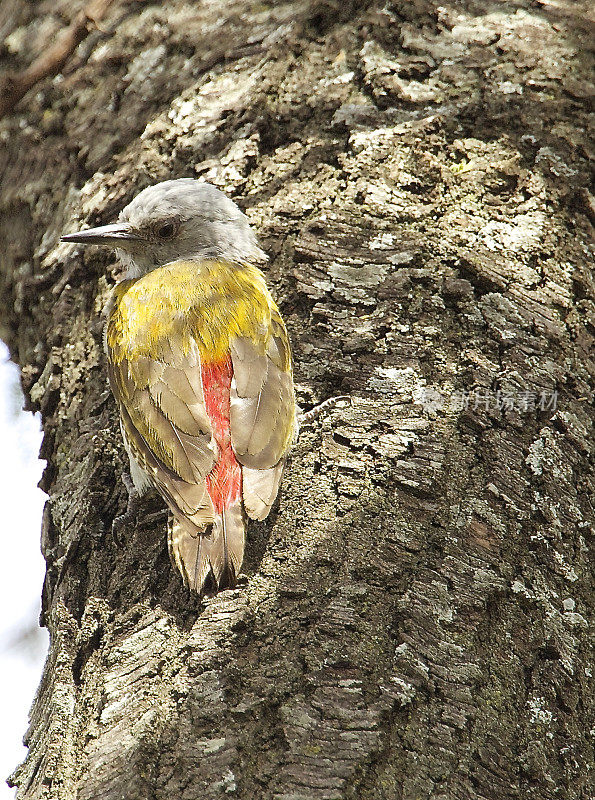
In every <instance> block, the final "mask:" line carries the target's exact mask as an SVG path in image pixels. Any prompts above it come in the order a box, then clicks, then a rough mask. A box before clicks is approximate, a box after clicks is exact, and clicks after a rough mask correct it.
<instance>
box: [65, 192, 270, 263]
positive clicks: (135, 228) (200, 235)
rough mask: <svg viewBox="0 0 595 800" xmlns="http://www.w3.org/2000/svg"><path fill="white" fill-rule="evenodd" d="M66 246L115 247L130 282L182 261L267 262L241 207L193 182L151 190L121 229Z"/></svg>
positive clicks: (77, 236)
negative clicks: (97, 245) (80, 244)
mask: <svg viewBox="0 0 595 800" xmlns="http://www.w3.org/2000/svg"><path fill="white" fill-rule="evenodd" d="M62 241H65V242H79V243H82V244H102V245H111V246H112V247H115V248H116V252H117V254H118V257H119V258H120V260H121V261H122V263H123V264H124V266H125V267H126V271H127V272H126V275H127V277H130V278H134V277H139V276H141V275H144V274H145V273H147V272H150V271H151V270H153V269H155V268H156V267H160V266H163V265H164V264H168V263H170V262H172V261H178V260H180V259H186V260H189V259H196V260H204V259H223V260H226V261H230V262H232V263H240V264H241V263H246V262H249V263H258V262H261V263H262V262H264V261H266V255H265V254H264V253H263V251H262V250H261V249H260V248H259V247H258V243H257V241H256V237H255V235H254V232H253V231H252V229H251V228H250V225H249V224H248V220H247V218H246V216H245V215H244V214H243V213H242V212H241V211H240V209H239V208H238V207H237V206H236V204H235V203H234V202H233V201H232V200H230V199H229V198H228V197H226V195H224V194H223V192H221V191H219V189H217V188H216V187H215V186H211V184H210V183H203V182H202V181H197V180H194V179H193V178H179V179H178V180H174V181H164V182H163V183H156V184H155V185H154V186H149V187H148V188H147V189H144V190H143V191H142V192H141V193H140V194H138V195H137V196H136V197H135V198H134V200H133V201H132V202H131V203H129V204H128V205H127V206H126V208H124V209H123V211H122V212H121V214H120V216H119V217H118V221H117V222H116V223H114V224H112V225H104V226H102V227H101V228H91V229H90V230H86V231H80V232H79V233H71V234H68V235H66V236H63V237H62Z"/></svg>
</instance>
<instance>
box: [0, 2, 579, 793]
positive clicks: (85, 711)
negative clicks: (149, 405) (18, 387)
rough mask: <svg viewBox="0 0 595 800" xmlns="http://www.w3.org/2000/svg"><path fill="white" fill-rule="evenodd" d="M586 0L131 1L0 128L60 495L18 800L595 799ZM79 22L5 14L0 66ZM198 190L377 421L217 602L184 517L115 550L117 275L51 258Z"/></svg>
mask: <svg viewBox="0 0 595 800" xmlns="http://www.w3.org/2000/svg"><path fill="white" fill-rule="evenodd" d="M589 5H590V4H589V3H588V2H586V1H585V2H578V1H576V0H575V1H574V2H570V0H567V1H566V2H565V1H564V0H555V1H554V0H536V1H535V2H531V1H530V0H516V1H511V2H495V1H494V2H489V0H466V1H464V2H463V1H461V2H454V1H450V2H449V0H440V1H439V2H438V0H412V1H410V0H394V1H393V2H390V1H389V2H384V1H382V2H352V1H350V0H344V1H343V2H339V0H336V1H335V0H327V1H326V2H324V1H323V2H308V1H304V2H298V1H297V0H296V1H295V2H285V3H256V4H255V3H250V2H247V0H234V2H216V1H214V2H206V0H205V2H198V3H192V2H184V0H170V1H169V2H168V3H165V4H159V3H155V4H151V3H142V4H140V3H137V2H132V0H120V1H119V2H114V3H113V4H112V5H111V6H110V8H109V11H108V14H107V16H106V18H105V19H104V20H103V21H102V23H101V24H100V25H99V26H98V28H97V30H95V31H94V32H92V33H90V35H89V36H88V37H87V38H86V39H85V40H84V41H83V42H82V44H81V45H80V46H79V48H78V49H77V51H76V52H75V54H74V55H73V57H72V59H71V60H70V61H69V62H68V63H67V64H66V66H65V67H64V70H63V72H62V74H61V75H60V76H58V78H54V79H50V78H48V79H47V80H46V81H44V82H42V83H40V84H39V85H38V86H37V87H35V88H34V89H33V90H32V91H31V92H30V93H29V94H28V95H27V97H25V99H24V100H23V101H21V103H20V105H19V106H18V107H17V108H16V109H15V110H14V111H13V113H12V114H11V115H10V116H8V117H6V118H5V119H4V120H2V122H1V123H0V137H1V139H2V142H3V150H2V155H1V158H2V179H1V184H0V229H1V231H2V247H1V248H0V289H1V291H2V300H3V315H2V326H1V333H2V336H3V337H5V338H6V340H7V342H8V343H9V345H10V347H11V350H12V353H13V355H14V357H15V358H16V359H17V360H18V362H19V363H20V365H21V366H22V369H23V381H24V385H25V389H26V392H27V396H28V398H29V400H30V404H31V407H32V408H40V409H41V411H42V414H43V419H44V429H45V439H44V444H43V450H42V455H43V457H44V458H46V459H47V461H48V466H47V469H46V471H45V475H44V478H43V481H42V487H43V489H45V491H46V492H48V494H49V501H48V503H47V507H46V510H45V514H44V522H43V531H42V547H43V552H44V554H45V557H46V560H47V565H48V571H47V578H46V582H45V586H44V593H43V597H44V610H43V624H45V625H47V626H48V628H49V630H50V633H51V650H50V654H49V658H48V661H47V664H46V668H45V671H44V675H43V679H42V682H41V686H40V688H39V691H38V694H37V697H36V699H35V702H34V704H33V709H32V712H31V725H30V728H29V730H28V732H27V734H26V740H27V743H28V745H29V755H28V757H27V759H26V761H25V763H24V764H23V765H21V766H20V767H18V769H17V770H16V772H15V773H14V775H13V777H12V780H13V782H14V783H15V784H16V785H17V786H18V787H19V788H18V797H19V798H22V799H23V800H24V799H25V798H27V799H29V798H56V799H57V798H59V799H60V800H66V799H67V798H77V800H84V799H85V798H98V797H101V798H103V800H112V799H113V800H115V799H116V798H127V800H136V798H139V800H140V798H143V800H146V798H155V800H157V799H158V798H187V799H188V800H198V799H199V798H200V799H202V798H205V799H207V800H208V799H209V798H219V797H239V798H243V799H245V800H250V799H251V798H258V799H260V798H262V800H265V799H267V800H269V799H273V798H274V800H298V799H299V800H323V798H324V800H331V799H333V798H336V799H337V800H339V799H341V800H343V799H345V800H347V798H364V799H365V800H380V799H381V798H382V799H384V800H388V799H389V798H390V800H393V799H394V800H397V798H398V799H401V798H402V800H413V799H414V798H415V799H416V800H417V799H422V798H433V800H438V798H441V799H443V800H446V799H447V798H448V800H450V799H451V798H480V799H481V798H485V799H486V800H488V799H489V800H492V799H493V800H496V798H497V800H506V799H507V798H535V799H536V800H537V799H539V800H542V799H543V798H563V799H564V800H571V799H572V800H578V798H587V797H590V796H591V793H592V790H593V786H592V785H591V784H590V774H592V773H590V772H589V770H590V768H591V767H592V766H593V750H592V734H593V731H592V730H591V729H592V726H593V717H592V711H593V692H592V683H591V681H592V678H591V661H590V651H589V646H588V643H589V640H588V629H587V620H588V619H589V617H590V614H591V613H592V606H593V583H592V578H591V575H590V573H589V559H588V547H589V544H590V543H592V536H593V522H594V513H593V502H594V496H595V495H594V488H595V487H594V476H593V418H594V414H593V407H592V405H591V401H592V398H593V390H594V388H595V364H594V362H593V335H594V330H595V302H594V301H595V286H594V282H593V277H592V275H591V273H590V271H589V268H590V260H589V259H590V249H589V248H590V242H591V241H592V240H590V236H591V233H592V229H591V227H590V226H591V223H592V222H593V220H594V217H595V204H594V202H593V199H592V198H591V196H590V195H589V193H588V190H587V184H588V171H589V155H588V145H589V140H588V128H587V126H588V110H589V109H588V102H589V93H590V84H589V79H590V72H589V70H590V67H591V62H590V61H589V60H588V53H587V52H586V50H585V45H586V42H587V41H588V37H589V35H590V32H591V30H592V29H590V28H589V26H588V21H587V11H588V7H589ZM82 9H83V3H81V2H76V3H74V4H73V3H72V2H70V0H69V2H66V1H65V0H63V1H62V2H59V3H57V4H56V3H55V2H52V3H49V2H46V3H43V2H42V3H33V2H27V1H26V0H12V2H10V3H7V4H6V5H5V6H4V11H3V14H4V18H3V20H2V23H3V30H4V33H5V34H8V38H7V39H6V42H5V45H4V47H3V49H2V51H1V52H0V57H1V65H2V66H3V68H5V69H7V70H8V69H11V70H13V71H18V70H19V69H21V70H24V69H25V68H26V67H27V65H28V64H30V63H31V62H32V61H33V60H34V59H35V58H36V57H37V56H38V55H39V54H40V52H42V51H43V50H44V48H47V47H48V46H49V45H50V43H51V42H52V41H53V39H54V36H55V35H56V32H57V31H58V30H59V29H61V28H63V27H64V26H65V25H67V24H68V23H69V21H70V20H71V19H72V17H73V15H74V14H75V13H76V12H79V11H81V10H82ZM187 175H196V176H199V177H201V178H204V179H206V180H209V181H211V182H213V183H215V184H217V185H218V186H220V187H221V188H222V189H224V190H225V191H227V192H228V193H230V194H231V195H232V196H233V197H234V198H235V199H237V201H238V202H239V203H240V204H241V205H242V206H243V207H244V208H245V210H246V212H247V214H248V215H249V217H250V218H251V220H252V222H253V224H254V225H255V226H256V228H257V229H258V231H259V235H260V238H261V241H262V243H263V246H264V248H265V249H266V250H267V251H268V253H269V254H270V256H271V263H270V267H269V269H268V272H267V274H268V280H269V282H270V284H271V285H272V287H273V290H274V292H275V294H276V296H277V298H278V299H279V301H280V305H281V308H282V311H283V314H284V317H285V319H286V320H287V323H288V327H289V330H290V334H291V339H292V342H293V348H294V353H295V373H296V382H297V389H298V397H299V400H300V402H301V403H302V405H304V406H305V407H307V406H308V405H310V404H312V403H314V402H316V401H318V400H321V399H323V398H325V397H327V396H329V395H332V394H338V393H341V394H343V393H349V394H350V395H351V396H352V398H353V405H352V406H351V407H350V408H347V409H341V410H336V411H334V412H333V413H332V414H331V415H330V416H329V417H328V418H326V419H325V420H323V421H322V422H321V423H320V424H319V425H318V426H316V427H312V428H307V429H304V430H303V432H302V434H301V436H300V439H299V443H298V444H297V446H296V447H295V450H294V452H293V455H292V458H291V463H290V464H289V467H288V469H287V474H286V478H285V481H284V485H283V489H282V496H281V499H280V502H279V504H278V507H277V509H276V511H275V512H274V513H273V515H272V517H271V518H270V519H269V520H267V521H266V522H265V523H262V524H251V525H250V529H249V544H248V551H247V560H246V564H245V579H244V581H243V583H242V585H241V586H240V587H239V588H238V589H237V590H234V591H226V592H223V593H222V594H220V595H219V596H217V597H215V598H213V599H210V600H207V601H205V602H200V601H199V600H198V599H197V598H196V597H194V596H191V595H190V594H189V593H188V592H186V591H185V590H184V589H183V587H182V584H181V581H180V577H179V575H178V574H177V572H176V570H175V569H173V568H172V567H171V566H170V564H169V560H168V556H167V548H166V537H165V513H164V511H163V509H162V507H161V505H160V504H159V502H158V501H157V500H154V501H152V503H150V504H149V506H148V507H147V506H146V507H145V508H146V509H147V510H146V513H143V514H141V515H140V516H139V518H138V523H137V525H136V527H135V528H134V529H133V530H130V531H129V534H128V536H127V538H126V540H125V542H124V543H123V544H117V543H115V542H114V541H113V539H112V536H111V532H110V529H111V522H112V519H113V518H114V516H115V515H116V514H117V513H118V512H121V511H122V508H123V505H124V502H125V491H124V489H123V486H122V483H121V481H120V474H121V471H122V469H123V468H124V467H125V456H124V453H123V449H122V445H121V441H120V435H119V432H118V425H117V415H116V410H115V407H114V403H113V400H112V398H111V396H110V394H109V392H108V391H107V386H106V377H105V363H104V356H103V353H102V346H101V327H102V323H101V319H100V309H101V307H102V306H103V305H104V303H105V302H106V299H107V297H108V294H109V291H110V289H111V286H112V285H113V283H114V281H115V276H116V272H117V266H116V265H115V264H114V263H113V259H112V258H111V257H110V256H109V255H106V254H105V253H101V252H98V251H92V250H91V251H85V252H82V251H76V250H73V248H72V247H71V246H66V245H61V244H60V243H59V240H58V237H59V235H60V233H61V232H63V231H65V230H73V229H74V228H75V227H77V226H79V225H80V224H82V223H89V224H100V223H105V222H108V221H110V220H112V219H113V218H114V216H115V214H116V213H117V212H118V211H119V209H120V208H121V207H122V206H123V205H124V204H125V203H126V202H128V201H129V200H130V199H131V197H132V196H133V195H134V194H135V193H137V192H138V191H139V190H140V189H142V188H143V187H145V186H147V185H148V184H150V183H153V182H155V181H157V180H159V179H165V178H168V177H180V176H187ZM465 393H471V394H467V395H466V394H465ZM554 393H557V394H554ZM544 399H545V400H544ZM541 406H543V408H541ZM5 535H18V531H11V532H6V534H5ZM17 568H18V569H26V568H27V567H26V565H24V564H19V565H15V569H17Z"/></svg>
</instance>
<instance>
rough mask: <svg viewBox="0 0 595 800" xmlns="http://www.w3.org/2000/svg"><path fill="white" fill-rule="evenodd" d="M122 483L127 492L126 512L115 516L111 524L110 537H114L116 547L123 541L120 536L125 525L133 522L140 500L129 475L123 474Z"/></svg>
mask: <svg viewBox="0 0 595 800" xmlns="http://www.w3.org/2000/svg"><path fill="white" fill-rule="evenodd" d="M122 482H123V484H124V486H125V487H126V490H127V491H128V502H127V504H126V511H125V512H124V513H123V514H120V515H119V516H117V517H116V518H115V519H114V521H113V522H112V536H113V537H114V541H115V542H116V544H117V545H118V546H121V545H122V544H123V541H124V540H123V537H122V536H121V533H122V530H123V529H124V528H125V527H126V526H127V525H131V524H132V523H133V522H134V519H135V517H136V512H137V511H138V501H139V499H140V495H139V493H138V492H137V490H136V488H135V486H134V484H133V483H132V478H131V477H130V476H129V475H127V474H126V473H123V474H122Z"/></svg>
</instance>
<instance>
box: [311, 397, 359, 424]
mask: <svg viewBox="0 0 595 800" xmlns="http://www.w3.org/2000/svg"><path fill="white" fill-rule="evenodd" d="M339 403H345V404H346V405H348V406H350V405H351V397H349V395H339V396H338V397H329V399H328V400H325V401H324V402H322V403H319V404H318V405H317V406H314V408H311V409H310V411H306V412H305V413H304V414H300V415H299V416H298V423H299V424H300V426H302V425H308V424H309V423H310V422H314V421H315V420H317V419H318V418H319V417H320V416H322V415H323V414H326V413H328V412H329V411H330V410H331V409H332V408H334V407H335V406H337V405H338V404H339Z"/></svg>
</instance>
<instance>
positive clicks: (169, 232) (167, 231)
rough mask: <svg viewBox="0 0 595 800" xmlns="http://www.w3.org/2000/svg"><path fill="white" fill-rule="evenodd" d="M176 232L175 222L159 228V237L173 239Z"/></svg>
mask: <svg viewBox="0 0 595 800" xmlns="http://www.w3.org/2000/svg"><path fill="white" fill-rule="evenodd" d="M175 232H176V226H175V225H174V223H173V222H166V223H164V224H163V225H160V226H159V227H158V228H157V236H158V237H159V238H160V239H171V237H172V236H173V235H174V233H175Z"/></svg>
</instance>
